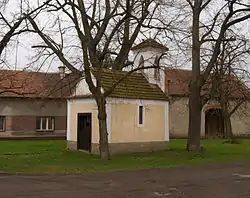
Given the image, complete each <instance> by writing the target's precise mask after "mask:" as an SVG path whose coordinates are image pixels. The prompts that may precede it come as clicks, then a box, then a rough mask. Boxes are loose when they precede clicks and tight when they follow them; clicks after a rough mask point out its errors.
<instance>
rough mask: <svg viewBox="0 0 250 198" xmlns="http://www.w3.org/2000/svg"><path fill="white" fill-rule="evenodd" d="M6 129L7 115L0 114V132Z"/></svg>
mask: <svg viewBox="0 0 250 198" xmlns="http://www.w3.org/2000/svg"><path fill="white" fill-rule="evenodd" d="M2 131H5V117H4V116H0V132H2Z"/></svg>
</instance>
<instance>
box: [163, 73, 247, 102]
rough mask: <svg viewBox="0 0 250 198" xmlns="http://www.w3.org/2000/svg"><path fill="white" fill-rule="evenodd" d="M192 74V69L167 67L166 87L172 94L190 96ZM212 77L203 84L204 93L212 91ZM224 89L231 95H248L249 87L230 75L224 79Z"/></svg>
mask: <svg viewBox="0 0 250 198" xmlns="http://www.w3.org/2000/svg"><path fill="white" fill-rule="evenodd" d="M191 76H192V71H191V70H185V69H166V70H165V77H166V78H165V88H166V92H168V93H169V94H170V95H179V96H188V94H189V91H188V87H189V83H190V79H191ZM211 87H212V81H211V79H210V80H208V82H207V83H206V84H205V85H204V86H203V90H202V94H206V93H208V92H210V91H211ZM223 89H224V90H225V91H226V92H227V93H229V96H230V97H237V98H239V97H246V96H247V97H248V96H249V95H250V94H249V93H250V92H249V88H248V87H247V86H246V85H245V84H244V83H243V82H242V81H241V80H240V79H238V78H237V77H235V76H230V77H225V78H224V79H223Z"/></svg>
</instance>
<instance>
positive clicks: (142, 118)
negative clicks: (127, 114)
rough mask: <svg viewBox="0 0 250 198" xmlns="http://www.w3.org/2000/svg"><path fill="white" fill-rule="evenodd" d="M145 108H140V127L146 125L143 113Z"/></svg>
mask: <svg viewBox="0 0 250 198" xmlns="http://www.w3.org/2000/svg"><path fill="white" fill-rule="evenodd" d="M143 110H144V108H143V106H142V105H140V106H139V112H138V114H139V125H143V124H144V112H143Z"/></svg>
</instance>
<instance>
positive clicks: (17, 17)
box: [0, 0, 50, 59]
mask: <svg viewBox="0 0 250 198" xmlns="http://www.w3.org/2000/svg"><path fill="white" fill-rule="evenodd" d="M49 2H50V0H47V1H45V2H44V3H42V4H41V5H38V6H37V7H35V8H32V7H30V6H29V5H28V6H27V2H26V1H20V2H16V3H17V4H18V3H20V5H19V9H18V11H17V12H16V13H15V14H14V15H13V16H11V17H10V16H9V15H10V13H8V12H7V13H6V10H5V9H6V7H7V6H8V5H9V4H11V3H13V2H10V1H8V0H7V1H3V2H1V3H0V28H1V30H0V59H1V55H2V53H3V51H4V49H5V48H6V47H7V45H8V43H9V42H10V41H11V38H12V37H14V36H17V35H19V34H22V33H24V32H28V31H31V30H29V29H27V28H26V26H25V24H24V26H21V24H22V23H23V22H24V21H25V19H26V18H27V16H29V15H34V14H37V13H38V12H39V11H40V10H41V9H42V8H43V7H44V6H45V5H46V4H47V3H49ZM24 5H26V6H24ZM24 13H25V14H24ZM10 18H11V19H10Z"/></svg>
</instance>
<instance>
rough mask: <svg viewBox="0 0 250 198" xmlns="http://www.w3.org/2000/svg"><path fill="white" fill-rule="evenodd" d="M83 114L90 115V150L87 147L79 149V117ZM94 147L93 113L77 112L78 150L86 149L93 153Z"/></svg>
mask: <svg viewBox="0 0 250 198" xmlns="http://www.w3.org/2000/svg"><path fill="white" fill-rule="evenodd" d="M81 116H89V117H90V147H89V149H88V150H85V149H79V118H80V117H81ZM91 148H92V113H91V112H88V113H77V150H80V151H86V152H89V153H91V150H92V149H91Z"/></svg>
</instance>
